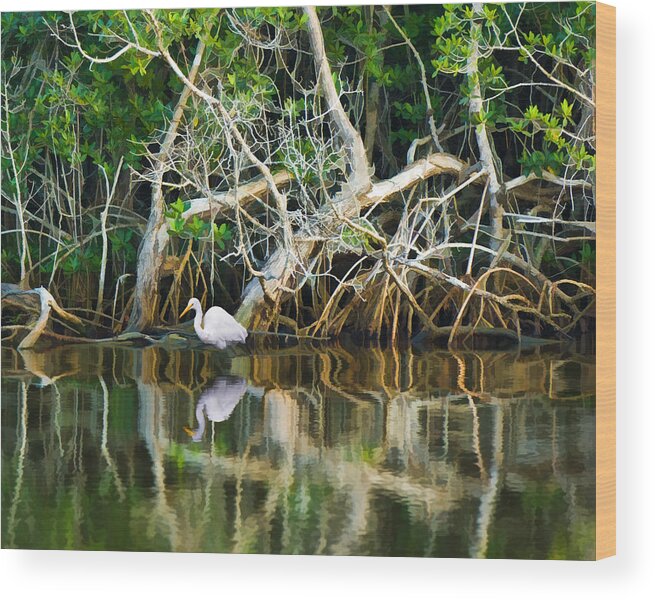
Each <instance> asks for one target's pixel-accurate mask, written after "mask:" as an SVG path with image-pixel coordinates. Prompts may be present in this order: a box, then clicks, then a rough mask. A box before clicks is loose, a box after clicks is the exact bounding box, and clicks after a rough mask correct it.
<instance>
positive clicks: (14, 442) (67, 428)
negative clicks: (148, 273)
mask: <svg viewBox="0 0 655 600" xmlns="http://www.w3.org/2000/svg"><path fill="white" fill-rule="evenodd" d="M594 418H595V357H594V356H593V355H591V354H582V353H578V352H575V351H572V350H570V349H569V350H562V349H559V348H556V350H547V349H544V348H540V349H533V350H529V351H523V352H518V351H512V352H477V353H474V352H462V353H461V354H452V353H449V352H447V351H444V350H438V351H437V350H430V351H427V350H403V351H402V352H394V351H392V350H380V349H372V348H355V347H353V348H346V347H342V346H335V345H329V346H320V347H319V346H315V347H310V346H307V347H293V348H276V349H268V350H266V349H259V350H256V351H255V350H252V349H251V350H248V349H246V348H245V347H241V348H236V349H230V350H228V351H226V352H220V351H213V350H208V349H205V348H202V349H165V348H161V347H149V348H119V347H99V346H76V347H65V348H56V349H51V350H48V351H43V352H35V351H29V352H27V351H24V352H23V353H18V352H17V351H15V350H12V349H8V348H5V349H3V350H2V545H3V547H5V548H43V549H47V548H52V549H54V548H61V549H89V550H147V551H176V552H236V553H252V552H257V553H285V554H300V553H302V554H340V555H395V556H440V557H488V558H497V557H508V558H561V559H564V558H568V559H590V558H593V553H594V544H595V538H594V535H595V534H594V502H595V499H594V498H595V487H594V486H595V483H594V476H595V450H594V445H595V442H594V439H595V424H594Z"/></svg>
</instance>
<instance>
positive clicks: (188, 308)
mask: <svg viewBox="0 0 655 600" xmlns="http://www.w3.org/2000/svg"><path fill="white" fill-rule="evenodd" d="M192 308H193V307H192V306H191V305H190V304H189V305H188V306H187V307H186V308H185V309H184V310H183V311H182V313H181V314H180V317H179V318H180V319H181V318H182V317H183V316H184V315H186V314H187V313H188V312H189V311H190V310H191V309H192Z"/></svg>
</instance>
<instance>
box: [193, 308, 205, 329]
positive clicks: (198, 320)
mask: <svg viewBox="0 0 655 600" xmlns="http://www.w3.org/2000/svg"><path fill="white" fill-rule="evenodd" d="M194 308H195V309H196V316H195V317H194V318H193V328H194V329H195V330H196V333H197V334H198V335H200V333H201V332H203V329H202V308H201V307H200V305H198V306H195V307H194Z"/></svg>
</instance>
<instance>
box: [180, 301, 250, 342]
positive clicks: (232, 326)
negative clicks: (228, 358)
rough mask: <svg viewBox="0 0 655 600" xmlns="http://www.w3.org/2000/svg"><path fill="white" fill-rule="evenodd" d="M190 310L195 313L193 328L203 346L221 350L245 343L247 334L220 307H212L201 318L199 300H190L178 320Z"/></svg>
mask: <svg viewBox="0 0 655 600" xmlns="http://www.w3.org/2000/svg"><path fill="white" fill-rule="evenodd" d="M190 310H195V311H196V316H195V318H194V319H193V328H194V329H195V330H196V334H197V335H198V338H200V340H201V341H202V342H205V344H212V345H213V346H216V347H217V348H221V349H223V348H225V346H227V345H228V344H229V343H231V342H245V341H246V338H247V337H248V332H247V331H246V330H245V328H244V327H242V326H241V325H240V324H239V323H237V321H236V320H235V318H234V317H233V316H232V315H230V314H229V313H228V312H226V311H225V310H223V309H222V308H221V307H220V306H212V307H211V308H210V309H209V310H208V311H207V312H206V313H205V314H204V316H203V314H202V306H200V300H198V298H191V300H189V304H187V307H186V308H185V309H184V310H183V311H182V314H181V315H180V319H181V318H182V317H183V316H184V315H185V314H186V313H188V312H189V311H190Z"/></svg>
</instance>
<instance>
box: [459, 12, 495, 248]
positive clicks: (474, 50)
mask: <svg viewBox="0 0 655 600" xmlns="http://www.w3.org/2000/svg"><path fill="white" fill-rule="evenodd" d="M473 12H474V17H473V19H472V20H471V30H470V32H471V53H470V56H469V58H468V61H467V65H466V74H467V77H468V81H469V86H470V89H471V97H470V99H469V115H470V116H471V118H475V117H477V116H479V115H480V113H481V112H482V109H483V106H482V92H481V90H480V77H479V71H478V60H479V58H480V47H479V42H478V40H479V39H480V37H481V35H482V26H481V25H480V23H479V22H478V21H476V18H479V17H480V15H481V14H482V4H481V3H479V2H476V3H474V4H473ZM475 139H476V141H477V144H478V150H479V152H480V162H481V163H482V166H483V167H484V169H485V170H486V171H487V175H488V177H489V185H488V188H487V190H488V193H489V221H490V225H491V235H492V239H491V243H490V247H491V249H492V250H498V248H499V247H500V244H501V243H502V241H503V237H504V236H503V207H502V205H501V204H500V194H501V184H500V181H499V177H498V173H497V171H496V165H495V163H494V155H493V151H492V149H491V141H490V136H489V132H488V131H487V127H486V125H485V124H484V123H480V124H479V125H477V126H476V128H475Z"/></svg>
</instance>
